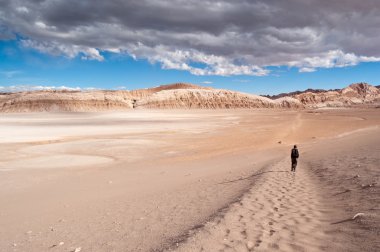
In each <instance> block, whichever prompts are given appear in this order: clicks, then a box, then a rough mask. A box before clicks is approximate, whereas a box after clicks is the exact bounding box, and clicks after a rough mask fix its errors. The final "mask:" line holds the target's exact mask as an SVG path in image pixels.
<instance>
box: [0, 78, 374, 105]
mask: <svg viewBox="0 0 380 252" xmlns="http://www.w3.org/2000/svg"><path fill="white" fill-rule="evenodd" d="M361 104H380V90H379V89H378V88H376V87H374V86H371V85H369V84H367V83H357V84H352V85H350V86H348V87H346V88H343V89H336V90H327V91H325V90H320V89H317V90H315V89H308V90H305V91H297V92H292V93H287V94H280V95H277V96H267V97H263V96H258V95H253V94H246V93H240V92H235V91H230V90H224V89H213V88H209V87H201V86H197V85H193V84H187V83H175V84H170V85H163V86H158V87H154V88H147V89H138V90H132V91H124V90H123V91H121V90H118V91H109V90H96V91H68V90H60V91H57V90H54V91H27V92H16V93H0V112H40V111H75V112H80V111H83V112H87V111H110V110H129V109H238V108H244V109H251V108H291V109H300V108H307V107H312V108H319V107H343V106H355V105H361Z"/></svg>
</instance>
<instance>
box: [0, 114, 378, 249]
mask: <svg viewBox="0 0 380 252" xmlns="http://www.w3.org/2000/svg"><path fill="white" fill-rule="evenodd" d="M379 125H380V114H379V110H378V109H338V110H331V109H325V110H310V111H309V110H304V111H277V110H269V109H263V110H215V111H214V110H204V111H201V110H197V111H192V110H190V111H189V110H186V111H184V110H170V111H169V110H165V111H162V110H155V111H154V110H153V111H149V110H130V111H128V112H117V113H29V114H2V116H1V118H0V142H1V145H0V205H1V208H0V251H32V252H33V251H75V249H76V248H81V251H162V250H179V251H202V250H203V251H220V250H221V251H248V250H251V251H321V250H326V251H358V250H359V251H378V250H379V248H380V246H379V243H378V241H377V239H376V237H378V234H379V212H378V211H379V210H378V206H379V204H378V202H379V195H380V194H379V189H378V186H379V184H378V183H379V168H378V167H379V166H378V165H379V156H378V153H379V147H378V143H379V140H380V139H379V136H380V132H379ZM279 142H281V143H279ZM294 143H297V144H298V145H299V147H300V151H301V159H300V163H299V166H298V168H297V173H296V174H292V173H290V172H289V170H290V160H289V152H290V147H291V146H292V145H293V144H294ZM326 146H328V148H326ZM356 175H359V176H356ZM362 185H363V186H362ZM367 185H371V186H367ZM356 213H363V214H364V215H363V216H359V217H358V218H356V219H355V220H351V218H352V217H353V216H354V215H355V214H356Z"/></svg>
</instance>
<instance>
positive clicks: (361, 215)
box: [352, 213, 364, 220]
mask: <svg viewBox="0 0 380 252" xmlns="http://www.w3.org/2000/svg"><path fill="white" fill-rule="evenodd" d="M363 216H364V213H357V214H355V215H354V217H352V219H353V220H355V219H356V218H359V217H363Z"/></svg>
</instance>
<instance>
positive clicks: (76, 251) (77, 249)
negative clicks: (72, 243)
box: [72, 247, 82, 252]
mask: <svg viewBox="0 0 380 252" xmlns="http://www.w3.org/2000/svg"><path fill="white" fill-rule="evenodd" d="M81 250H82V248H81V247H78V248H76V249H74V250H73V251H72V252H80V251H81Z"/></svg>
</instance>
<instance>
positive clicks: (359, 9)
mask: <svg viewBox="0 0 380 252" xmlns="http://www.w3.org/2000/svg"><path fill="white" fill-rule="evenodd" d="M379 13H380V1H378V0H361V1H357V0H346V1H327V0H281V1H278V0H256V1H249V0H235V1H198V0H197V1H195V0H186V1H185V0H156V1H144V0H135V1H122V0H113V1H100V0H92V1H89V0H81V1H78V0H46V1H42V0H41V1H30V0H29V1H27V0H12V1H10V0H8V1H4V0H0V39H2V38H7V37H8V38H9V36H10V35H12V34H14V33H17V34H19V35H20V36H22V37H23V38H24V39H23V41H22V43H23V45H24V46H27V47H32V48H35V49H37V50H40V51H42V52H46V53H50V54H56V55H60V54H63V55H66V56H68V57H76V56H78V55H80V56H81V57H82V58H84V59H96V60H103V56H102V55H101V54H102V52H103V51H112V52H115V53H123V54H128V55H131V56H132V57H135V58H145V59H148V60H149V61H150V62H152V63H154V62H159V63H161V64H162V66H163V68H170V69H182V70H187V71H190V72H191V73H193V74H199V75H205V74H216V75H234V74H247V75H266V74H268V70H266V67H267V66H281V65H285V66H291V67H298V68H299V69H300V71H304V72H308V71H314V70H315V69H316V68H319V67H325V68H330V67H344V66H349V65H356V64H358V63H360V62H366V61H379V60H380V50H379V49H378V46H377V45H378V44H379V42H380V15H379ZM1 27H3V28H1ZM7 34H8V35H7ZM193 63H203V64H205V65H206V66H207V67H206V68H199V67H195V66H194V64H193Z"/></svg>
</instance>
